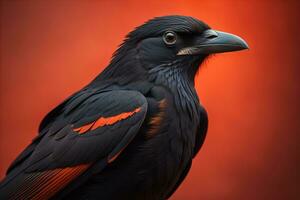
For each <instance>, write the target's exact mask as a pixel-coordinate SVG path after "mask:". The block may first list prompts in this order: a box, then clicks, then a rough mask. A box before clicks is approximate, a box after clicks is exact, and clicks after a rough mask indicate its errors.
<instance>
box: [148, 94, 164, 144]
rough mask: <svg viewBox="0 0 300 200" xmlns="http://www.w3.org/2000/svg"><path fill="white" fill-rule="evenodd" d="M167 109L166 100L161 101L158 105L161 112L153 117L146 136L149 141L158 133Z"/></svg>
mask: <svg viewBox="0 0 300 200" xmlns="http://www.w3.org/2000/svg"><path fill="white" fill-rule="evenodd" d="M166 107H167V102H166V100H165V99H163V100H161V101H159V103H158V109H159V112H158V113H157V114H156V115H155V116H154V117H152V119H151V120H150V122H149V125H150V128H149V130H148V131H147V132H146V135H145V136H146V138H147V139H151V138H152V137H154V136H155V135H156V133H157V132H158V130H159V128H160V125H161V123H162V121H163V119H164V117H165V109H166Z"/></svg>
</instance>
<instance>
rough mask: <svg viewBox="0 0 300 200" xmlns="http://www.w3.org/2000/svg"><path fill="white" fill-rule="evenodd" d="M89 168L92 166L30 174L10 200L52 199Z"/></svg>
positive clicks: (85, 165) (84, 165)
mask: <svg viewBox="0 0 300 200" xmlns="http://www.w3.org/2000/svg"><path fill="white" fill-rule="evenodd" d="M89 167H90V164H82V165H78V166H75V167H66V168H61V169H54V170H49V171H44V172H36V173H32V174H29V175H28V178H26V179H25V182H24V183H21V184H22V185H19V187H17V189H16V191H14V193H13V194H12V195H11V197H10V199H13V200H19V199H31V200H40V199H50V198H51V197H53V196H54V195H55V194H57V193H58V192H59V191H60V190H61V189H63V188H64V187H66V186H67V185H68V184H69V183H70V182H71V181H73V180H74V179H75V178H76V177H78V176H79V175H81V174H82V173H83V172H84V171H86V170H87V169H88V168H89ZM24 186H25V187H24Z"/></svg>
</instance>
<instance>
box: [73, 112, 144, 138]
mask: <svg viewBox="0 0 300 200" xmlns="http://www.w3.org/2000/svg"><path fill="white" fill-rule="evenodd" d="M140 110H141V108H140V107H139V108H136V109H134V110H133V111H130V112H123V113H121V114H118V115H115V116H111V117H100V118H99V119H97V120H96V121H94V122H92V123H89V124H87V125H84V126H81V127H78V128H75V129H73V131H75V132H77V133H79V134H84V133H86V132H88V131H92V130H95V129H97V128H99V127H102V126H107V125H113V124H115V123H117V122H118V121H121V120H124V119H127V118H128V117H131V116H132V115H134V114H135V113H137V112H139V111H140Z"/></svg>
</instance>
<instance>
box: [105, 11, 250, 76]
mask: <svg viewBox="0 0 300 200" xmlns="http://www.w3.org/2000/svg"><path fill="white" fill-rule="evenodd" d="M247 48H248V45H247V43H246V42H245V41H244V40H243V39H242V38H240V37H238V36H236V35H233V34H230V33H225V32H221V31H217V30H213V29H211V28H210V27H209V26H208V25H207V24H205V23H204V22H202V21H200V20H198V19H195V18H192V17H187V16H178V15H173V16H163V17H156V18H154V19H151V20H149V21H147V22H146V23H144V24H143V25H141V26H139V27H137V28H136V29H135V30H133V31H132V32H130V33H129V34H128V35H127V37H126V39H125V40H124V43H123V44H122V45H121V46H120V48H119V49H118V50H117V51H116V52H115V54H114V57H113V59H112V61H111V64H110V66H109V67H108V68H107V69H108V70H106V71H107V72H109V71H110V72H111V73H110V74H114V75H117V74H119V75H120V74H121V75H122V76H124V74H125V75H126V74H128V76H129V75H130V74H137V73H138V72H141V71H142V70H141V69H139V68H137V67H136V66H137V65H141V66H142V68H143V69H145V70H146V71H149V70H151V71H153V69H155V68H158V67H159V68H167V67H168V68H170V69H171V68H174V67H176V68H178V67H180V68H182V69H187V70H186V71H189V73H191V76H194V75H195V73H196V71H197V70H198V68H199V66H200V64H201V63H202V62H203V61H204V59H205V58H207V57H208V56H209V55H211V54H215V53H222V52H230V51H238V50H243V49H247ZM137 61H138V63H137ZM116 69H117V70H116ZM106 71H104V73H106ZM112 71H114V72H112ZM116 71H118V72H116ZM183 71H184V70H183Z"/></svg>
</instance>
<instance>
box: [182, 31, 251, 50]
mask: <svg viewBox="0 0 300 200" xmlns="http://www.w3.org/2000/svg"><path fill="white" fill-rule="evenodd" d="M196 43H197V45H195V46H193V47H186V48H183V49H181V50H180V51H179V52H178V53H177V55H197V54H213V53H223V52H230V51H240V50H244V49H249V47H248V45H247V43H246V42H245V41H244V40H243V39H242V38H240V37H238V36H236V35H233V34H230V33H225V32H221V31H215V30H212V29H209V30H206V31H205V32H203V34H202V35H201V37H199V39H198V41H197V42H196Z"/></svg>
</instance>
